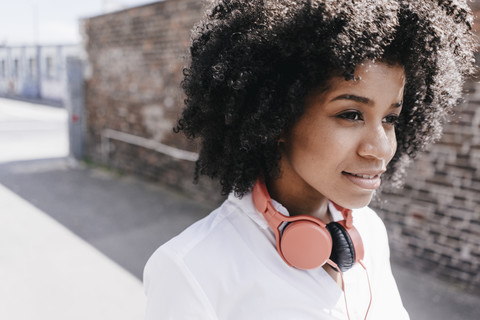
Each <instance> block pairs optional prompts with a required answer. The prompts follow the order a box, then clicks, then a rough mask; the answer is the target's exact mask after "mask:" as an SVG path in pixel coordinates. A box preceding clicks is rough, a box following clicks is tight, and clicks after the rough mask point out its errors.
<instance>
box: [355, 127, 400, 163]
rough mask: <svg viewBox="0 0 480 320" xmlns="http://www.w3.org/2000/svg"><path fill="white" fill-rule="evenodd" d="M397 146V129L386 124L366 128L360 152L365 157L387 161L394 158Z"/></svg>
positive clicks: (359, 148)
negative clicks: (387, 126) (386, 126)
mask: <svg viewBox="0 0 480 320" xmlns="http://www.w3.org/2000/svg"><path fill="white" fill-rule="evenodd" d="M396 148H397V142H396V138H395V131H394V129H393V128H385V125H384V124H381V125H378V126H375V127H369V128H367V127H366V128H365V132H364V135H363V136H362V139H361V142H360V145H359V147H358V154H359V155H360V156H361V157H364V158H371V159H377V160H384V161H386V162H387V163H388V162H389V161H390V160H391V159H392V157H393V155H394V154H395V150H396Z"/></svg>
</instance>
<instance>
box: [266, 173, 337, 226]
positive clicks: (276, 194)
mask: <svg viewBox="0 0 480 320" xmlns="http://www.w3.org/2000/svg"><path fill="white" fill-rule="evenodd" d="M295 185H296V184H292V183H290V181H289V179H288V177H286V176H285V175H281V176H280V177H279V178H276V179H272V180H270V181H267V189H268V192H269V194H270V197H271V198H272V199H275V200H276V201H278V202H279V203H281V204H282V205H283V206H284V207H285V208H286V209H287V210H288V212H289V214H290V215H291V216H296V215H309V216H313V217H315V218H318V219H320V220H322V221H323V222H325V223H329V222H330V221H332V217H331V214H330V213H329V210H328V199H327V198H326V197H324V196H322V195H320V194H318V192H311V190H305V189H304V188H295V187H294V186H295Z"/></svg>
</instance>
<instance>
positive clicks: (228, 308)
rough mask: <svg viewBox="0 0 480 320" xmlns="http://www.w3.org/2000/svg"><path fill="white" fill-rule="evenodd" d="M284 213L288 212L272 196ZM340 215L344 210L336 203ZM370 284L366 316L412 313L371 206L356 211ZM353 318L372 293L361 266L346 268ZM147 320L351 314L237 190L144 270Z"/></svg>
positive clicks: (321, 273)
mask: <svg viewBox="0 0 480 320" xmlns="http://www.w3.org/2000/svg"><path fill="white" fill-rule="evenodd" d="M274 206H275V207H276V209H277V210H279V211H280V212H282V213H283V214H286V215H288V212H287V210H286V209H285V208H284V207H283V206H281V205H280V204H279V203H277V202H275V201H274ZM330 210H331V212H332V215H333V217H334V220H339V219H341V214H340V213H339V212H338V211H336V210H335V208H334V207H333V206H330ZM352 215H353V223H354V225H355V227H356V228H357V230H358V232H359V233H360V235H361V237H362V240H363V244H364V249H365V257H364V260H363V261H364V264H365V266H366V267H367V270H368V275H369V277H370V283H371V287H372V294H373V300H372V305H371V307H370V311H369V313H368V318H367V319H372V320H374V319H378V320H385V319H389V320H391V319H395V320H396V319H398V320H406V319H409V316H408V313H407V312H406V310H405V309H404V307H403V305H402V301H401V299H400V295H399V293H398V289H397V286H396V284H395V280H394V279H393V276H392V272H391V268H390V261H389V255H390V253H389V247H388V240H387V233H386V230H385V226H384V224H383V222H382V221H381V220H380V218H379V217H378V216H377V214H376V213H375V212H374V211H373V210H371V209H370V208H368V207H365V208H362V209H357V210H353V214H352ZM344 281H345V292H346V297H347V304H348V311H349V314H350V319H352V320H353V319H364V317H365V312H366V309H367V307H368V302H369V299H370V293H369V289H368V282H367V276H366V273H365V270H364V269H363V268H362V267H361V266H360V265H358V264H356V265H355V266H354V267H353V268H352V269H350V270H348V271H347V272H345V273H344ZM144 287H145V292H146V295H147V309H146V319H147V320H154V319H155V320H160V319H162V320H163V319H202V320H203V319H209V320H214V319H222V320H253V319H261V320H269V319H272V320H273V319H274V320H292V319H302V320H309V319H312V320H313V319H315V320H319V319H347V312H346V307H345V300H344V293H343V291H342V290H341V289H340V287H339V286H338V285H337V284H336V283H335V281H334V280H333V279H332V278H331V277H330V276H329V275H328V274H327V273H326V271H325V270H324V269H323V268H322V267H319V268H316V269H313V270H298V269H295V268H292V267H290V266H288V265H287V264H286V263H285V262H284V261H283V260H282V258H281V257H280V255H279V254H278V253H277V250H276V247H275V237H274V234H273V231H272V230H271V229H270V228H269V226H268V224H267V222H266V220H265V219H264V218H263V216H262V214H261V213H260V212H258V211H257V210H256V208H255V207H254V204H253V199H252V196H251V194H248V195H245V196H244V197H243V198H242V199H238V198H236V197H235V196H233V195H230V196H229V198H228V199H227V200H226V201H225V202H224V203H223V204H222V206H220V207H219V208H218V209H216V210H215V211H213V212H212V213H210V215H208V216H207V217H205V218H204V219H202V220H200V221H198V222H196V223H195V224H193V225H192V226H190V227H189V228H187V229H186V230H185V231H183V232H182V233H181V234H180V235H178V236H177V237H175V238H173V239H172V240H170V241H169V242H167V243H166V244H164V245H163V246H161V247H160V248H159V249H158V250H157V251H156V252H155V253H154V254H153V255H152V257H151V258H150V259H149V261H148V262H147V265H146V266H145V271H144Z"/></svg>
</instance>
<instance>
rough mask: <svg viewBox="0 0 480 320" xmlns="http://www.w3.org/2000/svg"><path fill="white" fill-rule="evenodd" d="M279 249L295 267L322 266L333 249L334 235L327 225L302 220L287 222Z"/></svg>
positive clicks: (304, 268) (311, 267)
mask: <svg viewBox="0 0 480 320" xmlns="http://www.w3.org/2000/svg"><path fill="white" fill-rule="evenodd" d="M279 249H280V250H279V251H280V252H281V255H282V257H283V258H284V260H285V261H287V263H288V264H289V265H291V266H293V267H295V268H298V269H303V270H308V269H314V268H317V267H320V266H322V265H323V264H325V262H326V261H327V260H328V258H329V256H330V255H331V250H332V237H331V235H330V232H329V231H327V229H326V228H325V227H322V226H320V225H318V224H317V223H314V222H311V221H307V220H300V221H295V222H291V223H289V224H287V226H286V227H285V229H284V231H283V233H282V236H281V240H280V247H279Z"/></svg>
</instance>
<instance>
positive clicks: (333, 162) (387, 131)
mask: <svg viewBox="0 0 480 320" xmlns="http://www.w3.org/2000/svg"><path fill="white" fill-rule="evenodd" d="M355 76H356V79H357V80H350V81H346V80H345V79H343V78H341V77H338V78H333V79H332V80H331V82H330V83H329V86H328V89H327V90H326V91H323V92H320V93H319V92H317V93H316V92H312V93H311V94H310V95H309V96H308V97H307V99H306V106H305V112H304V114H303V115H302V116H301V117H300V119H299V120H298V121H297V122H296V123H295V125H294V126H293V127H292V129H291V130H290V131H289V132H288V133H287V134H285V136H284V137H282V139H281V140H280V141H281V142H283V149H282V152H283V154H282V160H281V170H282V176H281V178H280V180H283V182H282V183H285V186H288V189H289V190H290V192H293V193H295V194H297V195H298V197H297V200H299V201H302V199H303V201H306V202H307V203H308V202H309V201H311V202H315V200H318V201H324V199H325V198H326V199H329V200H331V201H334V202H335V203H337V204H339V205H341V206H343V207H346V208H350V209H354V208H359V207H363V206H366V205H367V204H368V203H369V202H370V200H371V198H372V195H373V193H374V190H375V189H377V188H378V187H379V186H380V183H381V175H382V173H383V172H384V171H385V170H386V166H387V164H388V163H389V162H390V160H391V159H392V157H393V155H394V154H395V150H396V147H397V143H396V138H395V122H396V119H397V118H398V116H399V114H400V111H401V109H402V98H403V88H404V84H405V74H404V70H403V67H401V66H399V65H395V66H390V65H387V64H385V63H379V62H376V63H373V62H365V63H363V64H362V65H360V66H358V67H357V69H356V72H355ZM322 199H323V200H322ZM279 200H280V199H279ZM312 204H313V203H312ZM305 205H306V203H305Z"/></svg>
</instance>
